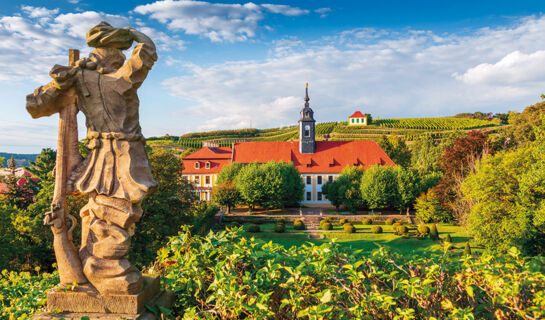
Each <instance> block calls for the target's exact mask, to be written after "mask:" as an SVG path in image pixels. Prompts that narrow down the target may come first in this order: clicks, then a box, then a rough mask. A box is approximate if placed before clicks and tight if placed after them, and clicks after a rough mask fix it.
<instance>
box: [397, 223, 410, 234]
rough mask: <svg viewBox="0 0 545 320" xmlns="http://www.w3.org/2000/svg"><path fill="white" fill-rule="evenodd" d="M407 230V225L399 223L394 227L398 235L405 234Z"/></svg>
mask: <svg viewBox="0 0 545 320" xmlns="http://www.w3.org/2000/svg"><path fill="white" fill-rule="evenodd" d="M408 232H409V228H407V226H403V225H399V226H397V228H396V229H395V233H396V234H398V235H405V234H407V233H408Z"/></svg>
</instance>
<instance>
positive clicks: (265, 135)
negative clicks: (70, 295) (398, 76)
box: [148, 117, 499, 152]
mask: <svg viewBox="0 0 545 320" xmlns="http://www.w3.org/2000/svg"><path fill="white" fill-rule="evenodd" d="M498 123H499V121H496V120H492V121H489V120H480V119H471V118H458V117H442V118H401V119H380V120H373V123H372V124H370V125H367V126H348V125H347V122H346V121H345V122H322V123H317V124H316V139H317V140H325V139H327V140H332V141H341V140H342V141H346V140H377V139H379V138H380V137H381V136H382V135H388V136H390V135H392V136H393V135H395V136H399V137H403V138H404V139H406V140H407V141H408V142H409V143H410V142H411V141H413V140H415V139H416V138H418V136H421V135H432V137H433V138H435V139H441V137H442V136H443V135H445V134H449V133H452V132H454V131H459V130H463V131H467V130H472V129H483V128H488V130H494V129H495V128H497V127H499V124H498ZM289 140H298V126H296V125H294V126H289V127H281V128H271V129H253V128H250V129H237V130H216V131H206V132H194V133H187V134H184V135H182V136H179V137H178V136H170V135H167V136H163V137H151V138H148V144H149V145H152V146H162V147H167V148H172V149H174V150H176V151H180V152H182V151H184V150H185V149H188V148H191V149H198V148H201V147H202V145H203V141H215V142H217V143H219V145H220V146H230V145H231V144H232V143H234V142H240V141H289Z"/></svg>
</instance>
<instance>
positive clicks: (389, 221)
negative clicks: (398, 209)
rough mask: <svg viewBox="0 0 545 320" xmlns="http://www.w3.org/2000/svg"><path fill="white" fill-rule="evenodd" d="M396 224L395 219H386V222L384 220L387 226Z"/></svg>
mask: <svg viewBox="0 0 545 320" xmlns="http://www.w3.org/2000/svg"><path fill="white" fill-rule="evenodd" d="M395 222H396V219H394V218H388V219H386V220H384V223H385V224H387V225H392V224H394V223H395Z"/></svg>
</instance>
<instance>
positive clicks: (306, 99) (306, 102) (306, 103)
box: [305, 82, 310, 106]
mask: <svg viewBox="0 0 545 320" xmlns="http://www.w3.org/2000/svg"><path fill="white" fill-rule="evenodd" d="M309 100H310V98H309V97H308V82H307V83H306V86H305V106H308V101H309Z"/></svg>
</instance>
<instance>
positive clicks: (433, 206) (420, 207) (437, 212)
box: [414, 188, 452, 223]
mask: <svg viewBox="0 0 545 320" xmlns="http://www.w3.org/2000/svg"><path fill="white" fill-rule="evenodd" d="M414 208H415V209H416V218H417V219H418V220H419V221H420V222H421V223H430V222H449V221H451V220H452V215H451V214H450V213H449V212H448V211H447V210H445V209H444V208H443V206H442V205H441V201H440V199H439V197H438V195H437V193H436V192H435V189H433V188H432V189H430V190H428V192H426V193H422V194H421V195H420V197H418V198H417V199H416V203H415V205H414Z"/></svg>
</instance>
